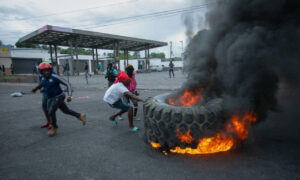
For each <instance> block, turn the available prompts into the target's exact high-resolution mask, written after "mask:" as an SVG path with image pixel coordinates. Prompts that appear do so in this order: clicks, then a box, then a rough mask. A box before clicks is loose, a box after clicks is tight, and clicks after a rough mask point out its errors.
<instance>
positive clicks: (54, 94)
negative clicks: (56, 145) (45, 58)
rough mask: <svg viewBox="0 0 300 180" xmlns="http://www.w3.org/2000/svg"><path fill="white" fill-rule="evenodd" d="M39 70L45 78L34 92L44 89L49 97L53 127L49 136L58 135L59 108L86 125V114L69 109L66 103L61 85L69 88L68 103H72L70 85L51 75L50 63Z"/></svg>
mask: <svg viewBox="0 0 300 180" xmlns="http://www.w3.org/2000/svg"><path fill="white" fill-rule="evenodd" d="M39 69H40V70H41V72H42V74H43V77H42V78H41V83H40V84H39V85H38V86H37V87H35V88H33V89H32V92H36V91H37V90H38V89H41V88H43V89H44V92H45V94H46V95H47V112H48V115H49V117H50V120H51V125H52V127H51V129H50V130H49V131H48V135H49V136H53V135H55V134H56V131H57V128H58V126H57V123H56V111H57V109H58V108H59V109H60V110H61V111H62V112H63V113H65V114H69V115H71V116H74V117H77V118H78V119H79V120H80V121H82V125H85V123H86V118H85V114H79V113H77V112H75V111H73V110H71V109H69V108H68V106H67V105H66V103H65V94H64V92H63V91H62V89H61V88H60V86H59V85H60V84H62V85H64V86H66V87H67V90H68V97H67V101H68V102H70V101H72V89H71V86H70V84H69V83H68V82H67V81H66V80H64V79H62V78H61V77H59V76H58V75H55V74H51V70H52V67H51V65H50V64H48V63H41V64H40V65H39Z"/></svg>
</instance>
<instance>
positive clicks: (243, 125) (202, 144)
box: [159, 112, 257, 154]
mask: <svg viewBox="0 0 300 180" xmlns="http://www.w3.org/2000/svg"><path fill="white" fill-rule="evenodd" d="M256 121H257V116H255V115H254V113H253V112H249V113H246V114H243V115H240V114H234V115H232V116H231V118H230V121H229V122H228V123H227V124H226V125H225V130H224V131H222V132H219V133H217V134H216V135H215V136H213V137H207V138H202V139H200V140H199V142H198V145H197V148H195V149H192V148H190V147H187V148H184V149H181V148H180V147H175V148H174V149H171V150H170V151H171V152H172V153H178V154H212V153H217V152H224V151H229V150H230V149H231V148H232V147H233V146H234V144H235V143H236V142H237V140H245V139H247V137H248V131H249V127H250V125H251V123H253V122H256ZM176 133H177V134H176V137H177V138H178V139H179V140H180V141H181V142H184V143H187V142H189V143H190V142H192V141H193V137H192V136H191V135H190V131H188V132H187V133H186V134H182V133H181V132H180V131H179V130H177V131H176ZM187 139H188V140H191V139H192V140H191V141H187ZM159 146H160V145H159Z"/></svg>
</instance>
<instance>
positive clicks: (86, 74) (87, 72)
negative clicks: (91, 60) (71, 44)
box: [84, 62, 92, 77]
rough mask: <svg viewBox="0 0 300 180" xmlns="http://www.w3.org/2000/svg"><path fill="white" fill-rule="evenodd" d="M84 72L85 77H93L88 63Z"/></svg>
mask: <svg viewBox="0 0 300 180" xmlns="http://www.w3.org/2000/svg"><path fill="white" fill-rule="evenodd" d="M84 72H85V76H86V77H88V76H90V77H91V76H92V75H91V74H90V73H89V65H88V63H87V62H86V63H85V65H84Z"/></svg>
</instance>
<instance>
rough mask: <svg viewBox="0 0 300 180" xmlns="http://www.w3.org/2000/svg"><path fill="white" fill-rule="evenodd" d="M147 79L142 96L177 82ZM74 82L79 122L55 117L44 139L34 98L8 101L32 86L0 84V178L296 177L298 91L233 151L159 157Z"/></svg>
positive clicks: (89, 89)
mask: <svg viewBox="0 0 300 180" xmlns="http://www.w3.org/2000/svg"><path fill="white" fill-rule="evenodd" d="M146 76H147V77H146ZM148 76H151V74H148V75H144V78H145V79H147V78H148V79H150V80H149V81H148V83H145V84H146V85H147V86H149V87H146V86H145V87H144V88H142V89H143V90H140V94H141V96H142V97H144V98H146V97H152V96H155V95H158V94H161V93H164V92H167V91H170V90H169V89H170V88H169V87H170V86H168V81H173V80H174V81H177V82H176V83H177V84H176V83H175V82H173V85H172V87H173V86H174V87H175V88H176V87H180V85H181V83H182V82H183V78H182V77H181V81H178V79H177V80H176V79H167V78H166V79H165V81H166V82H165V83H161V84H162V85H161V87H160V88H159V89H160V90H157V89H156V88H155V87H156V85H155V81H154V80H153V79H152V81H151V78H150V77H148ZM154 76H160V75H159V73H158V74H156V75H154ZM95 78H97V77H95ZM139 78H141V79H140V81H143V77H142V76H141V77H139ZM74 81H75V80H74ZM144 81H146V80H144ZM91 82H93V81H91ZM95 82H96V81H95ZM74 84H75V85H74V90H75V91H74V97H75V99H74V100H73V101H72V102H71V103H69V104H68V105H69V107H70V108H72V109H74V110H76V111H79V112H84V113H86V114H87V125H86V126H82V125H81V123H80V122H79V121H78V120H77V119H75V118H73V117H71V116H68V115H65V114H62V113H61V112H58V114H57V118H58V125H59V129H58V132H57V135H56V136H54V137H48V136H47V130H46V129H41V128H40V125H41V124H42V123H44V122H45V119H44V116H43V113H42V109H41V105H40V101H41V95H40V94H39V93H37V94H26V95H24V96H23V97H20V98H11V97H10V96H9V94H10V93H12V92H15V91H28V90H30V89H31V87H32V86H33V85H32V84H5V83H0V154H1V156H0V179H30V180H31V179H85V180H92V179H151V180H153V179H172V180H173V179H181V180H182V179H289V180H290V179H300V153H299V152H300V133H299V124H300V123H299V121H300V115H299V114H298V111H299V110H300V106H299V99H300V98H299V97H300V95H299V91H292V90H288V89H284V90H282V91H281V92H280V105H281V108H282V111H283V112H281V113H271V114H270V116H269V117H268V119H267V120H266V121H264V122H263V123H260V124H258V125H257V126H256V127H254V129H253V132H252V136H251V138H250V140H248V142H247V143H245V145H244V146H243V147H242V148H241V149H237V150H233V151H229V152H225V153H219V154H212V155H197V156H186V155H175V154H168V155H167V156H165V155H163V154H161V153H160V152H157V151H156V150H153V149H151V148H150V146H149V145H148V144H146V143H145V142H144V140H143V121H140V122H137V121H135V125H137V126H139V127H140V128H141V130H140V132H139V133H130V132H128V122H127V118H126V117H125V116H124V118H125V119H124V120H123V121H119V124H118V125H117V126H114V125H112V124H111V122H109V121H108V117H109V115H111V114H112V113H114V112H115V110H114V109H112V108H110V107H109V106H108V105H107V104H105V103H104V102H103V101H102V97H103V94H104V92H105V88H97V87H98V85H96V83H95V84H93V83H92V84H91V85H89V86H87V85H84V84H82V83H78V84H76V83H74ZM163 84H165V86H163ZM99 87H100V86H99ZM101 87H103V85H101ZM151 87H152V88H151ZM171 89H173V88H171ZM87 96H88V97H87ZM140 107H141V106H140ZM140 110H141V109H140ZM139 116H140V117H142V111H139Z"/></svg>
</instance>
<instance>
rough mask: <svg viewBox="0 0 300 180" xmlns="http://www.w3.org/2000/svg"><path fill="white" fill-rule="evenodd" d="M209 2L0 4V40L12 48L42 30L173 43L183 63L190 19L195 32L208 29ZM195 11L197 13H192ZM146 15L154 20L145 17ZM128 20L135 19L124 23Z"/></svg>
mask: <svg viewBox="0 0 300 180" xmlns="http://www.w3.org/2000/svg"><path fill="white" fill-rule="evenodd" d="M207 1H209V0H197V1H196V0H109V1H108V0H106V1H105V0H80V1H79V0H73V1H72V0H51V1H49V0H10V1H7V0H0V4H1V5H0V40H1V41H2V42H3V43H4V44H12V45H14V44H15V43H16V42H17V41H18V39H19V38H21V37H23V36H25V35H27V34H28V33H30V32H33V31H35V30H37V29H39V28H41V27H43V26H44V25H53V26H61V27H68V28H75V29H81V30H89V31H96V32H102V33H109V34H115V35H123V36H129V37H136V38H143V39H150V40H157V41H163V42H167V43H169V44H170V42H171V41H172V44H173V56H177V57H180V55H181V53H182V49H185V47H186V45H187V43H188V38H187V36H186V31H187V29H186V23H185V22H186V20H187V18H188V20H189V23H190V20H191V19H193V21H192V24H193V25H192V27H194V29H193V31H194V32H197V31H198V30H200V29H203V28H206V23H205V13H206V12H207V10H208V6H206V5H205V4H206V3H207ZM196 6H199V8H198V9H196V10H193V11H192V10H191V9H192V8H195V7H196ZM183 8H184V9H186V8H187V11H186V12H180V10H181V11H182V10H183ZM170 10H179V12H178V11H176V12H175V13H173V14H169V15H166V11H167V12H170ZM158 12H164V13H162V14H164V15H162V14H156V15H155V16H154V15H153V13H158ZM145 14H152V16H148V17H145V16H142V17H141V15H145ZM128 17H136V18H129V19H124V18H128ZM137 17H138V19H137ZM122 18H123V19H122ZM120 19H122V20H120ZM189 25H190V24H189ZM180 41H182V42H183V43H181V42H180ZM182 45H183V46H182ZM151 52H164V53H165V54H166V55H167V57H169V56H170V46H166V47H162V48H156V49H152V50H150V53H151Z"/></svg>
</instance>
